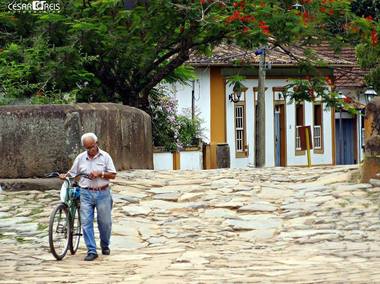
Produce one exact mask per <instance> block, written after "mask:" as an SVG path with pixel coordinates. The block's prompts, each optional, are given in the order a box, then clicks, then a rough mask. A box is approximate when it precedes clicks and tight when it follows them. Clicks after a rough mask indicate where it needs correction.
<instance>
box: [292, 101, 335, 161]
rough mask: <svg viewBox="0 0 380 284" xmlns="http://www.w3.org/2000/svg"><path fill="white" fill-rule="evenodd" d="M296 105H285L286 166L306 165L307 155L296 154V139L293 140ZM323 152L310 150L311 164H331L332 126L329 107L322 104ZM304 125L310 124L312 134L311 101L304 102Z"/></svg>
mask: <svg viewBox="0 0 380 284" xmlns="http://www.w3.org/2000/svg"><path fill="white" fill-rule="evenodd" d="M295 109H296V106H295V104H294V103H293V104H290V105H289V104H288V105H287V107H286V112H287V121H286V125H287V131H288V132H287V160H288V163H287V165H288V166H302V165H307V155H306V151H305V155H302V156H296V150H295V149H296V146H295V143H296V140H295V135H296V134H295V126H296V113H295ZM322 121H323V127H322V128H323V129H322V130H323V137H322V138H323V150H324V151H323V154H317V153H314V150H311V151H310V153H311V164H312V165H323V164H332V128H331V109H326V108H325V105H323V118H322ZM305 125H310V126H311V131H312V137H314V136H313V134H314V133H313V103H311V102H305Z"/></svg>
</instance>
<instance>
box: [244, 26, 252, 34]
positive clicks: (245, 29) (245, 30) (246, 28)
mask: <svg viewBox="0 0 380 284" xmlns="http://www.w3.org/2000/svg"><path fill="white" fill-rule="evenodd" d="M250 30H251V28H249V27H247V26H245V27H244V28H243V32H245V33H246V32H249V31H250Z"/></svg>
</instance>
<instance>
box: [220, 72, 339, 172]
mask: <svg viewBox="0 0 380 284" xmlns="http://www.w3.org/2000/svg"><path fill="white" fill-rule="evenodd" d="M265 83H266V88H267V90H266V92H265V106H266V108H265V166H266V167H273V166H274V165H275V151H274V145H275V144H274V116H273V112H274V104H273V87H283V86H285V85H287V84H288V83H289V82H288V81H287V80H285V79H273V80H272V79H267V80H266V82H265ZM243 84H244V85H245V86H246V87H247V88H248V90H247V92H246V108H247V109H246V122H247V128H246V129H247V143H248V145H249V156H248V157H247V158H236V157H235V133H234V112H233V106H234V104H233V103H232V102H230V101H229V100H228V94H230V93H232V88H231V87H228V86H227V88H226V92H227V94H226V97H225V98H226V106H227V107H226V110H227V115H226V119H227V143H228V144H229V145H230V158H231V167H232V168H238V167H245V166H247V165H248V164H249V163H254V161H255V160H254V158H255V157H254V156H255V153H254V146H255V145H254V143H255V141H254V137H255V136H254V135H255V133H254V118H255V113H254V107H253V103H254V101H253V88H254V87H257V86H258V81H257V80H253V79H251V80H245V81H243ZM295 118H296V117H295V104H294V103H293V104H286V122H285V125H286V130H287V135H286V140H287V141H286V143H287V165H289V166H295V165H307V155H306V153H305V155H303V156H296V155H295V153H296V151H295ZM305 125H310V126H313V104H312V103H309V102H306V103H305ZM323 146H324V147H323V149H324V153H323V154H317V153H314V151H313V150H312V151H311V161H312V165H318V164H331V163H332V129H331V109H328V110H325V108H324V111H323Z"/></svg>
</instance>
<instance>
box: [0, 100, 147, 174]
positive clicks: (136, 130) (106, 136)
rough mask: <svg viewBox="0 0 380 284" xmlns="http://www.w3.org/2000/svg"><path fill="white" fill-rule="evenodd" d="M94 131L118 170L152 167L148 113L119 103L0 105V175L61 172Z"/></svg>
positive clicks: (66, 167)
mask: <svg viewBox="0 0 380 284" xmlns="http://www.w3.org/2000/svg"><path fill="white" fill-rule="evenodd" d="M85 132H94V133H95V134H96V135H97V136H98V139H99V145H100V148H101V149H103V150H105V151H107V152H109V153H110V155H111V157H112V158H113V160H114V163H115V166H116V168H117V169H118V170H125V169H152V168H153V152H152V151H153V150H152V129H151V120H150V117H149V115H147V114H146V113H145V112H143V111H141V110H139V109H136V108H133V107H128V106H124V105H120V104H110V103H94V104H75V105H39V106H3V107H0V177H3V178H21V177H43V176H44V175H45V174H46V173H48V172H51V171H59V172H65V171H67V170H68V169H69V167H70V166H71V164H72V162H73V160H74V159H75V157H76V155H77V154H78V153H80V152H82V151H83V150H84V149H83V148H82V147H81V143H80V138H81V135H82V134H83V133H85Z"/></svg>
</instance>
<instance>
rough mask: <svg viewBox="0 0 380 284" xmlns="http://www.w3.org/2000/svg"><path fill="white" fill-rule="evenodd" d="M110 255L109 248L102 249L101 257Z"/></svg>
mask: <svg viewBox="0 0 380 284" xmlns="http://www.w3.org/2000/svg"><path fill="white" fill-rule="evenodd" d="M110 253H111V250H110V249H109V248H104V249H102V254H103V255H110Z"/></svg>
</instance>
